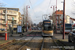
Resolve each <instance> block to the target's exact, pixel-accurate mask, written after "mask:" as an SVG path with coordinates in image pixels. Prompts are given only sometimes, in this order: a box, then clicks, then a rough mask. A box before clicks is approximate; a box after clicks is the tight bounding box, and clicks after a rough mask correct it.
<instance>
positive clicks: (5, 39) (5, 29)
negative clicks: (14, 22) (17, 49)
mask: <svg viewBox="0 0 75 50" xmlns="http://www.w3.org/2000/svg"><path fill="white" fill-rule="evenodd" d="M5 10H6V12H5V17H6V19H5V21H6V29H5V40H7V25H8V21H7V8H6V9H5Z"/></svg>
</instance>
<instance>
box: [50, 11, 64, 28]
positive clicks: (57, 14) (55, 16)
mask: <svg viewBox="0 0 75 50" xmlns="http://www.w3.org/2000/svg"><path fill="white" fill-rule="evenodd" d="M62 14H63V11H62V10H57V11H55V12H54V13H53V14H52V17H51V19H52V20H53V23H54V25H53V26H54V27H55V26H56V22H57V27H58V26H60V24H61V23H62V20H61V15H62ZM56 20H57V21H56Z"/></svg>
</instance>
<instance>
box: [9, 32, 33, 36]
mask: <svg viewBox="0 0 75 50" xmlns="http://www.w3.org/2000/svg"><path fill="white" fill-rule="evenodd" d="M31 32H32V31H28V32H24V33H22V34H23V36H25V35H27V34H29V33H31ZM22 34H16V33H15V34H12V36H22ZM9 36H11V34H9Z"/></svg>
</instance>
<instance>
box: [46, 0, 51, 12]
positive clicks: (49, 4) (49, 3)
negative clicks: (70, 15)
mask: <svg viewBox="0 0 75 50" xmlns="http://www.w3.org/2000/svg"><path fill="white" fill-rule="evenodd" d="M50 4H51V0H50V1H49V5H48V7H49V6H50ZM47 11H48V8H47ZM47 11H46V13H47Z"/></svg>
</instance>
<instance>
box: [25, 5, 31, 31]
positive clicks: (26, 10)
mask: <svg viewBox="0 0 75 50" xmlns="http://www.w3.org/2000/svg"><path fill="white" fill-rule="evenodd" d="M28 8H30V6H29V5H27V6H26V32H27V28H28V20H27V17H28Z"/></svg>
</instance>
